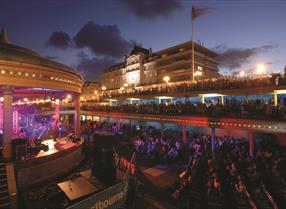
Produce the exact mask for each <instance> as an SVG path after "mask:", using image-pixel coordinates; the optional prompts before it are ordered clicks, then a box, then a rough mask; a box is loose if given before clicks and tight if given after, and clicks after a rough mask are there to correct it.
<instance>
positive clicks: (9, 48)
mask: <svg viewBox="0 0 286 209" xmlns="http://www.w3.org/2000/svg"><path fill="white" fill-rule="evenodd" d="M0 60H7V61H14V62H22V63H27V64H34V65H39V66H43V67H50V68H55V69H59V70H62V71H67V72H70V73H74V74H76V75H78V76H80V77H81V75H80V73H79V72H77V71H76V70H74V69H73V68H71V67H69V66H66V65H63V64H61V63H58V62H55V61H52V60H49V59H46V58H43V57H41V56H40V55H39V54H38V53H36V52H34V51H32V50H29V49H26V48H24V47H21V46H17V45H14V44H10V43H9V41H8V37H7V34H6V31H5V29H4V28H3V29H2V30H1V33H0Z"/></svg>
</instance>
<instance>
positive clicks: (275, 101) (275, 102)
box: [273, 93, 278, 107]
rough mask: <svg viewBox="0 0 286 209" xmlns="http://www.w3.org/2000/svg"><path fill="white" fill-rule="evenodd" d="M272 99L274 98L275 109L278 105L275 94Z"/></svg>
mask: <svg viewBox="0 0 286 209" xmlns="http://www.w3.org/2000/svg"><path fill="white" fill-rule="evenodd" d="M273 97H274V106H275V107H277V105H278V95H277V94H276V93H274V94H273Z"/></svg>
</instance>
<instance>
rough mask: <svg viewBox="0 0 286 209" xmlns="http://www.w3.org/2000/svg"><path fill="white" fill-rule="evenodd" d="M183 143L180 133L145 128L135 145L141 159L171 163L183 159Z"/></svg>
mask: <svg viewBox="0 0 286 209" xmlns="http://www.w3.org/2000/svg"><path fill="white" fill-rule="evenodd" d="M181 141H182V140H181V139H180V133H179V132H176V131H170V130H165V131H158V130H155V129H148V128H145V129H144V130H143V131H142V132H141V134H140V135H137V136H135V138H134V142H133V143H134V146H135V150H136V152H137V153H138V155H139V157H142V158H144V159H155V160H160V161H161V162H162V161H167V162H170V161H174V160H178V159H179V158H180V157H183V156H182V152H183V144H182V142H181Z"/></svg>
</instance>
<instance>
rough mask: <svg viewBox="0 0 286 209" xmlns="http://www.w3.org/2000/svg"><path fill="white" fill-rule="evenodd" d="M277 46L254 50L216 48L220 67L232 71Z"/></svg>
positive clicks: (219, 46)
mask: <svg viewBox="0 0 286 209" xmlns="http://www.w3.org/2000/svg"><path fill="white" fill-rule="evenodd" d="M276 47H277V45H264V46H260V47H253V48H246V49H242V48H227V47H226V46H225V45H222V44H221V45H218V46H217V47H215V51H217V53H218V54H219V55H218V60H219V66H220V67H221V68H227V69H230V70H233V69H237V68H240V67H241V66H242V65H243V64H245V63H248V62H249V60H250V58H252V57H254V56H255V55H258V54H260V53H265V52H267V51H269V50H272V49H274V48H276Z"/></svg>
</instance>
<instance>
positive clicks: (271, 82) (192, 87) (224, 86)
mask: <svg viewBox="0 0 286 209" xmlns="http://www.w3.org/2000/svg"><path fill="white" fill-rule="evenodd" d="M285 84H286V78H285V77H282V76H281V75H274V76H272V77H259V78H243V79H242V78H233V77H228V76H221V77H219V78H211V79H203V80H198V81H195V82H192V81H184V82H176V83H169V84H163V85H157V86H151V87H149V88H147V87H144V88H135V89H132V90H130V89H128V90H127V91H120V92H112V93H109V92H105V93H104V94H103V97H118V96H130V97H132V96H138V95H157V94H161V93H188V92H192V91H208V90H214V91H219V90H231V89H242V88H255V87H271V86H281V85H285Z"/></svg>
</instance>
